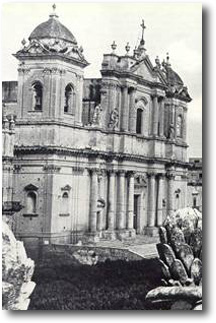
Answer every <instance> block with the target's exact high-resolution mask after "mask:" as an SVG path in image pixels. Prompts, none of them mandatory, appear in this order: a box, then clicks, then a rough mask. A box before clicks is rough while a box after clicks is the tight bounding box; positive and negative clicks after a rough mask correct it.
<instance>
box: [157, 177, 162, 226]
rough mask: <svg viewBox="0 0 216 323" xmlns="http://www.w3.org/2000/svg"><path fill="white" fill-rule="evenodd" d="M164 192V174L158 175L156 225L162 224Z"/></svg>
mask: <svg viewBox="0 0 216 323" xmlns="http://www.w3.org/2000/svg"><path fill="white" fill-rule="evenodd" d="M163 193H164V174H159V177H158V196H157V199H158V200H157V226H162V224H163V195H164V194H163Z"/></svg>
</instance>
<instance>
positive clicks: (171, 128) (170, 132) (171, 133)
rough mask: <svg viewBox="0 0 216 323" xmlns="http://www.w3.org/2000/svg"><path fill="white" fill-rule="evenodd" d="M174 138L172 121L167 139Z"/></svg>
mask: <svg viewBox="0 0 216 323" xmlns="http://www.w3.org/2000/svg"><path fill="white" fill-rule="evenodd" d="M174 138H175V128H174V125H173V123H171V124H170V126H169V131H168V139H174Z"/></svg>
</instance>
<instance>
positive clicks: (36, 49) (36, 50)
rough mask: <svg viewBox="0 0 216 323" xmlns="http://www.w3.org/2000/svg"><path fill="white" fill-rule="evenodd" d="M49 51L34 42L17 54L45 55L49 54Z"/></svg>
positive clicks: (37, 42)
mask: <svg viewBox="0 0 216 323" xmlns="http://www.w3.org/2000/svg"><path fill="white" fill-rule="evenodd" d="M48 52H49V51H48V50H47V49H46V48H45V47H44V46H43V45H42V44H41V43H40V42H39V41H36V40H33V41H31V42H30V43H29V45H28V46H25V47H23V49H21V50H20V51H19V52H18V53H17V54H24V55H28V54H43V53H48Z"/></svg>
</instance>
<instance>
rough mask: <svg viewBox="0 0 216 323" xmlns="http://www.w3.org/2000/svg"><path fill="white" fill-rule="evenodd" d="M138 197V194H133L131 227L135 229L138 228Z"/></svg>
mask: <svg viewBox="0 0 216 323" xmlns="http://www.w3.org/2000/svg"><path fill="white" fill-rule="evenodd" d="M139 199H140V195H137V194H135V195H134V217H133V228H134V229H135V230H136V231H137V228H138V216H139V204H140V203H139Z"/></svg>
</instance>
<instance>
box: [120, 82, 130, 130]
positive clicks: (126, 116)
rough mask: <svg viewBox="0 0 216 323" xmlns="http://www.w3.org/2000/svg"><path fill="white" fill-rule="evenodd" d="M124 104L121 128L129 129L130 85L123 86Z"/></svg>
mask: <svg viewBox="0 0 216 323" xmlns="http://www.w3.org/2000/svg"><path fill="white" fill-rule="evenodd" d="M122 96H123V97H122V106H121V117H122V122H121V130H122V131H128V119H129V104H128V87H127V86H125V87H124V88H123V95H122Z"/></svg>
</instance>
